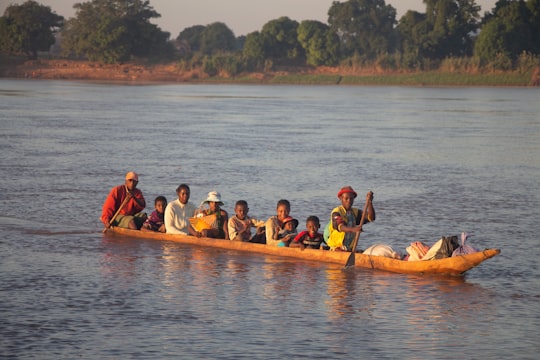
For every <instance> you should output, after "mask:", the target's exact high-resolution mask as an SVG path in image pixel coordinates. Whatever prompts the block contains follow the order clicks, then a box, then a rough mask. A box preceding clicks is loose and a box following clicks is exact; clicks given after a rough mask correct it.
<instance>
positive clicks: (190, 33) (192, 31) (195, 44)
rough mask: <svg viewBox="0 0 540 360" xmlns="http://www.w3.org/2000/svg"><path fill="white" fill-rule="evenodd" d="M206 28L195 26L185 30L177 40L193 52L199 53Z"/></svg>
mask: <svg viewBox="0 0 540 360" xmlns="http://www.w3.org/2000/svg"><path fill="white" fill-rule="evenodd" d="M205 28H206V27H205V26H204V25H194V26H190V27H187V28H185V29H184V30H182V31H181V32H180V34H178V37H177V38H176V40H178V41H179V42H182V43H185V44H187V45H188V46H189V49H190V50H191V51H199V50H200V49H201V37H202V33H203V31H204V29H205Z"/></svg>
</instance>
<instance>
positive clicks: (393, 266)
mask: <svg viewBox="0 0 540 360" xmlns="http://www.w3.org/2000/svg"><path fill="white" fill-rule="evenodd" d="M106 233H107V234H117V235H123V236H128V237H134V238H141V239H149V240H158V241H174V242H178V243H181V244H188V245H195V246H202V247H212V248H218V249H226V250H236V251H244V252H251V253H259V254H267V255H275V256H283V257H290V258H296V259H303V260H309V261H319V262H325V263H334V264H341V265H345V264H346V262H347V259H348V258H349V255H350V253H348V252H340V251H325V250H314V249H305V250H301V249H298V248H286V247H277V246H266V245H262V244H254V243H245V242H239V241H230V240H217V239H210V238H197V237H194V236H186V235H177V234H164V233H157V232H144V231H138V230H130V229H124V228H119V227H111V228H110V229H108V230H107V231H106ZM500 252H501V251H500V250H499V249H486V250H483V251H479V252H476V253H473V254H468V255H462V256H455V257H449V258H445V259H439V260H427V261H403V260H397V259H391V258H387V257H382V256H374V255H364V254H360V253H356V254H355V256H356V259H355V267H357V268H367V269H377V270H384V271H390V272H394V273H400V274H434V275H453V276H460V275H463V274H465V272H467V271H468V270H470V269H472V268H474V267H475V266H477V265H479V264H480V263H482V262H483V261H485V260H487V259H489V258H492V257H494V256H496V255H498V254H499V253H500Z"/></svg>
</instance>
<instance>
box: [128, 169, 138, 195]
mask: <svg viewBox="0 0 540 360" xmlns="http://www.w3.org/2000/svg"><path fill="white" fill-rule="evenodd" d="M138 183H139V175H137V173H136V172H133V171H130V172H128V173H127V174H126V187H127V189H128V190H129V191H133V190H135V188H136V187H137V184H138Z"/></svg>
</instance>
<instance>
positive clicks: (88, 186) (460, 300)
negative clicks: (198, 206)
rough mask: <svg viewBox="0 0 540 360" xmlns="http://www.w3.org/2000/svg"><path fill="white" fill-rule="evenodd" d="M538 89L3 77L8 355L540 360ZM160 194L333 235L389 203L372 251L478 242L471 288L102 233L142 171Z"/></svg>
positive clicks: (0, 295)
mask: <svg viewBox="0 0 540 360" xmlns="http://www.w3.org/2000/svg"><path fill="white" fill-rule="evenodd" d="M539 100H540V89H538V88H407V87H346V86H258V85H248V86H244V85H186V84H175V85H158V84H156V85H153V84H150V85H144V86H134V85H129V84H110V83H109V84H107V83H88V82H84V83H81V82H67V81H33V80H6V79H3V80H0V128H1V135H0V150H1V153H2V157H1V159H2V161H1V178H0V180H1V181H0V200H1V202H0V204H1V205H0V206H1V208H0V210H1V214H0V229H1V233H2V236H1V238H0V357H2V358H21V359H22V358H24V359H31V358H35V359H59V358H66V359H73V358H100V359H120V358H122V359H126V358H148V359H157V358H186V359H189V358H197V359H203V358H207V359H243V358H246V359H248V358H249V359H252V358H261V359H282V358H321V359H329V358H347V359H353V358H355V359H358V358H388V359H395V358H404V359H435V358H437V359H455V358H464V359H483V358H500V359H503V358H519V359H535V358H537V356H538V353H539V352H540V345H539V344H540V342H539V341H538V332H539V330H540V306H539V303H540V284H539V260H538V257H539V255H540V252H539V250H538V234H540V216H539V212H540V210H539V209H540V185H539V179H540V101H539ZM131 170H133V171H137V172H138V173H139V177H140V182H139V187H140V188H141V189H142V191H143V193H144V194H145V197H146V199H147V204H148V211H152V210H153V199H154V198H155V197H156V196H158V195H165V196H166V197H167V198H168V199H169V200H173V199H174V198H175V188H176V186H177V185H178V184H180V183H183V182H186V183H189V184H190V185H191V190H192V191H191V193H192V197H191V199H192V201H193V202H195V203H198V202H200V201H201V200H203V199H204V197H205V195H206V193H207V192H209V191H211V190H218V191H220V192H221V193H222V196H223V198H224V201H225V207H224V208H225V209H226V210H228V211H229V213H232V212H233V207H234V202H235V201H236V200H238V199H245V200H247V201H248V202H249V207H250V214H251V215H252V216H254V217H258V218H263V219H265V218H267V217H269V216H270V215H272V214H273V212H274V210H275V204H276V202H277V200H279V199H281V198H287V199H289V200H290V201H291V204H292V211H291V215H293V216H295V217H296V218H298V219H299V220H300V230H302V229H303V227H304V225H305V218H306V217H307V216H309V215H317V216H319V217H320V218H321V219H322V221H323V223H326V220H327V218H328V217H329V212H330V210H331V209H332V208H333V207H334V206H336V205H337V204H338V199H337V198H336V193H337V191H338V189H339V188H340V187H342V186H345V185H351V186H353V187H354V188H355V189H356V190H357V191H358V193H359V197H358V199H357V203H356V205H357V206H359V207H362V206H363V202H364V198H365V196H364V195H365V193H366V192H367V191H369V190H372V191H373V192H374V193H375V199H374V206H375V208H376V211H377V220H376V222H374V223H373V224H369V225H368V226H366V227H365V230H366V231H365V232H364V233H362V236H361V238H360V243H359V246H360V247H364V248H365V247H367V246H369V245H371V244H374V243H388V244H390V245H392V246H393V247H394V248H395V249H397V250H400V251H404V249H405V247H406V246H408V245H409V243H410V242H412V241H415V240H421V241H424V242H426V243H428V244H432V243H434V242H435V241H436V240H438V239H439V238H440V236H442V235H452V234H459V233H460V232H461V231H467V232H470V233H473V234H474V236H473V237H471V238H470V240H469V241H470V244H471V245H472V246H475V247H477V248H480V249H484V248H500V249H501V250H502V252H501V255H499V256H497V257H495V258H493V259H490V260H488V261H486V262H484V263H482V264H481V265H480V266H478V267H476V268H474V269H472V270H470V271H469V272H468V273H467V274H466V276H465V277H463V278H438V277H426V276H410V275H400V274H390V273H385V272H375V271H369V270H360V269H359V270H353V271H351V270H345V271H344V270H343V269H342V268H341V266H336V265H328V264H318V263H312V262H303V261H297V260H291V259H283V258H278V257H272V256H264V255H250V254H243V253H237V252H230V251H223V250H213V249H204V248H198V247H191V246H185V245H180V244H175V243H169V242H156V241H150V240H137V239H130V238H124V237H119V236H107V235H103V234H102V232H101V230H102V224H101V223H100V222H99V220H98V219H99V216H100V211H101V205H102V203H103V201H104V199H105V197H106V195H107V193H108V191H109V190H110V188H111V187H113V186H115V185H118V184H120V183H122V182H123V176H124V174H125V173H126V172H127V171H131Z"/></svg>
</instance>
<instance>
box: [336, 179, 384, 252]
mask: <svg viewBox="0 0 540 360" xmlns="http://www.w3.org/2000/svg"><path fill="white" fill-rule="evenodd" d="M337 196H338V198H339V199H340V200H341V205H340V206H338V207H336V208H335V209H334V210H332V215H331V216H330V224H329V230H330V236H329V237H328V246H330V249H331V250H344V251H354V250H355V249H351V245H352V242H353V240H354V236H355V235H356V233H357V232H358V231H360V230H361V229H362V226H361V225H360V220H361V218H362V211H361V210H360V209H358V208H355V207H353V204H354V199H355V198H356V196H357V194H356V191H354V190H353V188H352V187H350V186H345V187H342V188H341V189H340V190H339V192H338V195H337ZM366 201H369V206H368V208H367V211H366V212H367V214H366V217H365V220H364V224H365V223H367V222H371V221H374V220H375V209H374V208H373V203H372V201H373V193H372V192H371V191H369V192H368V193H367V194H366Z"/></svg>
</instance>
